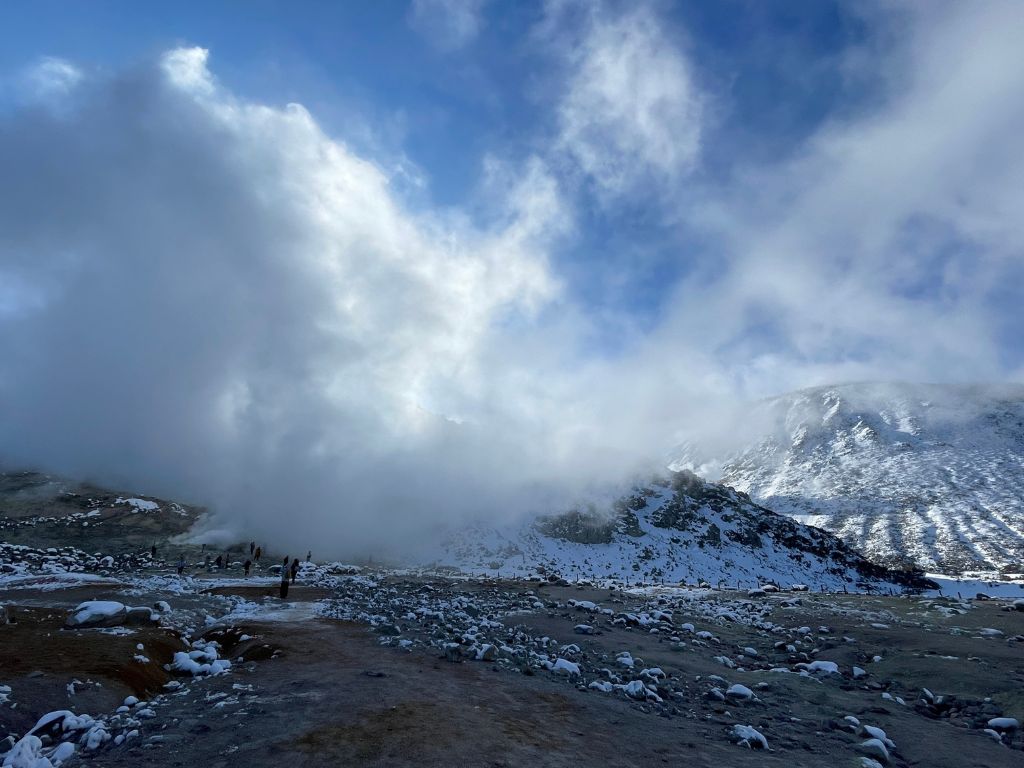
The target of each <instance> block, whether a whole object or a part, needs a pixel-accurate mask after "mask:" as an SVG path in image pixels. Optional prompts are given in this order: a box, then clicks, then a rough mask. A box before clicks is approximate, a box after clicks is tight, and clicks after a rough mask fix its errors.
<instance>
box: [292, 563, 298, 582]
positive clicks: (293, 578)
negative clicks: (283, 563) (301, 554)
mask: <svg viewBox="0 0 1024 768" xmlns="http://www.w3.org/2000/svg"><path fill="white" fill-rule="evenodd" d="M298 573H299V558H297V557H296V558H295V559H294V560H292V584H294V583H295V576H296V575H297V574H298Z"/></svg>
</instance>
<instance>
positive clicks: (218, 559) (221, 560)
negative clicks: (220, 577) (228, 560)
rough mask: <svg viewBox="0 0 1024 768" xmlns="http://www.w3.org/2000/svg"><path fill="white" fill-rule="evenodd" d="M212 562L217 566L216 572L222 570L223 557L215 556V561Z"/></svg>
mask: <svg viewBox="0 0 1024 768" xmlns="http://www.w3.org/2000/svg"><path fill="white" fill-rule="evenodd" d="M213 562H215V563H216V564H217V570H218V571H219V570H220V569H221V568H223V567H224V558H223V557H221V556H220V555H217V559H216V560H214V561H213Z"/></svg>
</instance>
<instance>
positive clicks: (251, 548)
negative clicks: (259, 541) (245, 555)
mask: <svg viewBox="0 0 1024 768" xmlns="http://www.w3.org/2000/svg"><path fill="white" fill-rule="evenodd" d="M255 553H256V542H255V541H250V542H249V556H250V557H252V556H253V555H254V554H255Z"/></svg>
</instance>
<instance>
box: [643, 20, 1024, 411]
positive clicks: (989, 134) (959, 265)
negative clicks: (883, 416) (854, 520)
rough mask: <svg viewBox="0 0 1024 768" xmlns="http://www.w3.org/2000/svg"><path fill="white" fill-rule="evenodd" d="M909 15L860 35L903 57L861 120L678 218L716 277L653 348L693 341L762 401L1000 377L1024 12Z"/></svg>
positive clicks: (1018, 226)
mask: <svg viewBox="0 0 1024 768" xmlns="http://www.w3.org/2000/svg"><path fill="white" fill-rule="evenodd" d="M919 10H920V12H919V13H913V14H910V15H909V16H902V15H901V16H894V15H892V14H889V13H885V14H880V15H878V16H877V17H873V18H869V22H870V24H871V25H872V26H873V27H874V28H875V29H876V30H880V31H882V30H884V31H885V33H886V36H887V38H889V39H898V40H899V41H900V45H899V46H898V47H896V48H890V49H885V50H882V51H878V50H877V49H876V57H875V58H874V60H873V61H872V63H871V66H872V67H873V68H874V71H876V72H877V73H884V80H883V82H884V85H885V89H886V90H885V91H884V92H883V93H875V94H872V96H873V97H874V98H873V99H872V101H871V103H872V106H871V107H870V108H866V109H864V110H862V111H860V112H858V113H856V114H854V115H851V116H848V117H845V118H843V119H834V120H832V121H829V122H828V123H826V124H825V125H824V126H823V127H822V128H821V130H819V131H818V132H817V133H816V134H815V135H814V136H813V137H811V139H810V140H809V141H807V142H806V144H805V145H804V146H803V147H802V151H800V152H798V153H797V156H796V158H795V159H793V160H787V161H784V162H781V163H773V164H769V165H766V166H764V167H761V168H759V169H747V170H746V172H745V174H741V175H740V178H742V179H743V181H742V182H741V183H740V184H738V185H737V186H735V187H732V188H730V189H729V190H728V191H727V193H726V194H725V195H724V196H723V195H722V193H721V191H720V190H718V191H716V192H715V194H714V195H710V194H709V195H707V196H706V198H705V199H704V200H703V201H702V205H701V206H700V207H695V208H694V209H693V210H691V211H687V212H686V213H685V214H684V215H686V216H687V217H689V220H690V221H691V222H692V223H695V224H697V225H700V224H702V223H703V224H705V225H707V226H708V228H709V229H710V230H711V231H714V232H715V233H717V235H718V237H719V238H720V248H719V253H720V254H721V257H720V258H721V263H720V264H719V265H718V266H717V272H718V273H719V274H721V277H716V278H714V279H711V280H703V281H694V282H688V283H685V284H683V285H681V286H680V288H679V290H678V293H677V295H676V300H675V301H674V302H673V306H674V310H673V317H672V319H671V320H670V322H669V324H668V325H667V326H666V328H665V329H663V331H662V332H663V334H664V338H668V337H671V336H672V335H673V334H676V335H680V336H681V335H682V334H683V333H691V334H696V335H698V336H699V337H700V338H702V339H703V340H704V342H705V343H706V345H707V346H708V348H712V349H717V350H718V357H719V358H720V360H721V365H722V366H723V367H724V368H726V369H727V370H731V371H733V372H734V373H735V375H736V376H737V377H738V379H739V380H741V381H744V382H745V383H746V386H747V387H749V388H750V389H753V390H754V391H760V392H764V391H766V390H767V391H771V390H780V389H786V388H790V387H793V386H806V385H809V384H812V383H825V382H829V381H835V380H836V379H840V378H842V379H849V378H865V377H866V378H910V379H932V380H950V379H979V378H980V379H985V378H1002V377H1003V376H1004V375H1005V370H1004V366H1005V362H1004V355H1005V353H1006V348H1007V340H1006V338H1005V333H1004V332H1005V330H1006V328H1005V321H1006V319H1007V318H1008V317H1010V316H1012V312H1013V309H1012V304H1013V302H1014V301H1015V300H1024V295H1022V291H1021V290H1020V289H1014V288H1013V287H1012V286H1015V285H1019V284H1020V283H1019V280H1020V277H1021V274H1022V270H1024V192H1022V190H1024V151H1022V150H1024V140H1022V138H1021V134H1020V131H1019V126H1020V125H1022V124H1024V70H1022V69H1021V68H1020V67H1019V66H1017V65H1016V62H1017V61H1018V60H1019V58H1020V56H1019V52H1018V45H1017V40H1016V38H1015V35H1014V33H1013V30H1014V29H1015V28H1019V26H1020V24H1021V23H1024V9H1022V8H1021V7H1020V6H1016V5H1013V4H986V5H975V6H962V5H951V6H943V7H942V9H941V10H942V12H941V13H940V12H938V10H937V9H935V8H933V7H931V6H928V7H927V9H924V8H921V9H919ZM895 24H900V25H902V26H901V28H900V30H899V31H900V34H895V35H894V34H892V33H893V25H895ZM860 62H861V66H863V59H860ZM709 222H712V223H710V224H709ZM1008 292H1009V295H1007V294H1008ZM1014 296H1016V299H1014V298H1013V297H1014ZM1001 332H1002V335H1001Z"/></svg>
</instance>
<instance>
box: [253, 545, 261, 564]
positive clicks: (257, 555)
mask: <svg viewBox="0 0 1024 768" xmlns="http://www.w3.org/2000/svg"><path fill="white" fill-rule="evenodd" d="M262 554H263V547H256V554H255V555H253V560H255V561H256V562H257V563H258V562H259V561H260V555H262Z"/></svg>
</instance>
